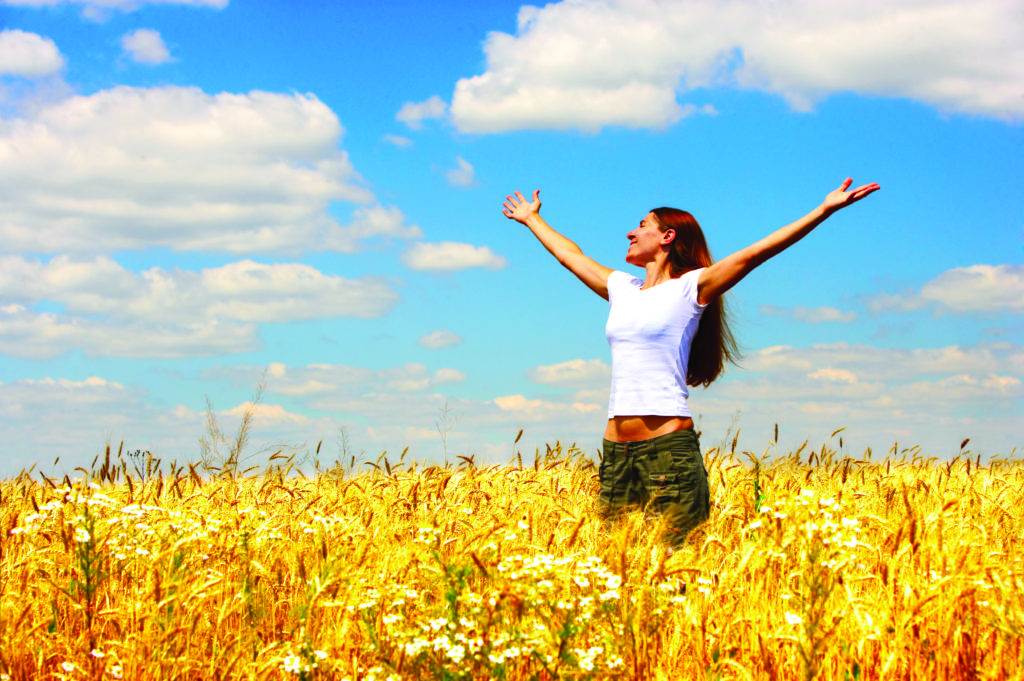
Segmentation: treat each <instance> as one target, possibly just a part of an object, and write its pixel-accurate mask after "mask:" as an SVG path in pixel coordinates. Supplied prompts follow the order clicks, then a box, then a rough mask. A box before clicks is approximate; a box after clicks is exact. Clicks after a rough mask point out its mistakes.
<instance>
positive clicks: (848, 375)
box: [807, 367, 857, 383]
mask: <svg viewBox="0 0 1024 681" xmlns="http://www.w3.org/2000/svg"><path fill="white" fill-rule="evenodd" d="M807 378H810V379H814V380H817V381H832V382H836V383H856V382H857V374H855V373H853V372H852V371H850V370H849V369H833V368H831V367H825V368H823V369H818V370H817V371H812V372H811V373H809V374H807Z"/></svg>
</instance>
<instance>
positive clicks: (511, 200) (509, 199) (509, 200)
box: [505, 195, 519, 206]
mask: <svg viewBox="0 0 1024 681" xmlns="http://www.w3.org/2000/svg"><path fill="white" fill-rule="evenodd" d="M505 200H506V202H507V203H511V204H512V205H513V206H515V205H516V204H518V203H519V202H518V201H516V197H514V196H511V195H510V196H506V197H505Z"/></svg>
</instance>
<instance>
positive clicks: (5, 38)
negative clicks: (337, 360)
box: [0, 29, 64, 78]
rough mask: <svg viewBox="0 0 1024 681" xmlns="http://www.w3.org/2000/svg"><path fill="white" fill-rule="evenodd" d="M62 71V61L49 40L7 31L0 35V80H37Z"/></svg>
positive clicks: (23, 32)
mask: <svg viewBox="0 0 1024 681" xmlns="http://www.w3.org/2000/svg"><path fill="white" fill-rule="evenodd" d="M62 68H64V57H62V56H61V54H60V50H58V49H57V45H56V44H55V43H54V42H53V41H52V40H50V39H49V38H44V37H43V36H41V35H36V34H35V33H28V32H27V31H19V30H17V29H8V30H3V31H0V76H5V75H10V76H24V77H26V78H39V77H41V76H49V75H51V74H54V73H56V72H58V71H60V70H61V69H62Z"/></svg>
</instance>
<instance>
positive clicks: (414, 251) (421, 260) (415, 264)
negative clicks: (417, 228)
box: [402, 241, 506, 271]
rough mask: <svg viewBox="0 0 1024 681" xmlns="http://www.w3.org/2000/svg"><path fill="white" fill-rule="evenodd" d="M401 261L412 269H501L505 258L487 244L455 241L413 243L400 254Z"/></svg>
mask: <svg viewBox="0 0 1024 681" xmlns="http://www.w3.org/2000/svg"><path fill="white" fill-rule="evenodd" d="M402 260H403V262H405V264H406V265H408V266H409V267H411V268H412V269H414V270H431V271H451V270H464V269H467V268H470V267H485V268H487V269H492V270H496V269H501V268H502V267H504V266H505V264H506V263H505V258H503V257H502V256H500V255H497V254H495V253H494V252H493V251H492V250H491V249H490V248H488V247H487V246H473V245H472V244H464V243H459V242H455V241H441V242H438V243H418V244H414V245H413V246H412V247H411V248H410V249H409V250H408V251H406V253H405V254H404V255H403V256H402Z"/></svg>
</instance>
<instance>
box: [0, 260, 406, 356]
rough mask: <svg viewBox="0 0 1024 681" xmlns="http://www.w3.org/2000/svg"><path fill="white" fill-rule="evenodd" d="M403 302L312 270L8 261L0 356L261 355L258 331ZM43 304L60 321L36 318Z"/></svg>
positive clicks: (248, 264)
mask: <svg viewBox="0 0 1024 681" xmlns="http://www.w3.org/2000/svg"><path fill="white" fill-rule="evenodd" d="M397 298H398V296H397V294H396V293H395V292H394V291H393V290H392V289H391V288H390V287H389V286H388V285H387V284H385V283H384V282H382V281H380V280H378V279H375V278H362V279H349V278H345V277H339V276H335V275H326V274H323V273H322V272H320V271H319V270H317V269H315V268H313V267H310V266H308V265H302V264H296V263H285V264H276V265H266V264H262V263H257V262H254V261H252V260H242V261H238V262H233V263H229V264H227V265H224V266H221V267H215V268H209V269H204V270H201V271H199V272H193V271H183V270H163V269H161V268H158V267H153V268H150V269H148V270H145V271H143V272H139V273H135V272H131V271H129V270H126V269H124V268H123V267H121V265H119V264H118V263H116V262H115V261H113V260H111V259H110V258H107V257H98V258H95V259H93V260H74V259H72V258H70V257H68V256H58V257H55V258H52V259H51V260H50V261H49V262H45V263H44V262H42V261H37V260H29V259H25V258H21V257H18V256H9V257H3V258H0V302H3V301H7V302H8V303H11V302H12V301H13V304H8V305H5V306H4V307H3V308H0V352H5V353H8V354H12V355H16V356H30V357H48V356H52V355H55V354H58V353H60V352H63V351H65V350H68V349H72V348H78V349H82V350H83V351H85V352H86V353H87V354H89V355H114V356H120V355H129V356H149V357H180V356H186V355H194V354H209V353H218V352H238V351H242V350H251V349H254V347H255V346H256V335H255V334H256V328H257V327H256V324H259V323H270V322H274V323H280V322H287V321H295V320H303V319H318V318H327V317H338V316H351V317H362V318H369V317H376V316H380V315H382V314H385V313H386V312H387V311H389V310H390V309H391V307H392V306H393V305H394V304H395V302H396V301H397ZM41 301H50V302H55V303H59V304H61V305H62V306H63V310H62V312H61V313H60V314H56V313H52V312H35V311H33V310H31V309H29V308H28V307H26V306H27V305H31V304H34V303H38V302H41Z"/></svg>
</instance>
